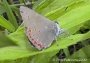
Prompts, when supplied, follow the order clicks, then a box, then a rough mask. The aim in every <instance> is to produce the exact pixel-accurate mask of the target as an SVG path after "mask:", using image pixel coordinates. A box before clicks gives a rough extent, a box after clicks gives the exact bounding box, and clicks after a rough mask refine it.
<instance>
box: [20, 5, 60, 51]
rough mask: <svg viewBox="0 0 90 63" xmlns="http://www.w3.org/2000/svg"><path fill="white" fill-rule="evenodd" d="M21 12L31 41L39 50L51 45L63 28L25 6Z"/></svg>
mask: <svg viewBox="0 0 90 63" xmlns="http://www.w3.org/2000/svg"><path fill="white" fill-rule="evenodd" d="M20 13H21V16H22V19H23V22H24V25H25V27H26V35H27V37H28V38H29V40H30V41H31V43H32V44H33V45H34V46H35V47H36V48H37V49H39V50H41V49H43V48H47V47H49V46H50V45H51V44H52V42H53V40H55V38H56V37H57V36H58V34H59V32H60V30H61V29H60V28H59V26H58V24H57V23H55V22H53V21H50V20H49V19H47V18H45V17H43V16H41V15H40V14H38V13H36V12H35V11H34V10H32V9H29V8H27V7H24V6H21V7H20Z"/></svg>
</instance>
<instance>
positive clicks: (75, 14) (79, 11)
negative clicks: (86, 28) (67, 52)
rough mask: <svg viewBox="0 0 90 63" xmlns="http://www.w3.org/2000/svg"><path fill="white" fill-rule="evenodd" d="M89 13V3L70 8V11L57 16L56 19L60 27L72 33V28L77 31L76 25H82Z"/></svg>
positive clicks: (87, 18) (89, 15) (89, 16)
mask: <svg viewBox="0 0 90 63" xmlns="http://www.w3.org/2000/svg"><path fill="white" fill-rule="evenodd" d="M89 13H90V5H86V6H82V7H79V8H76V9H73V10H71V11H70V12H68V13H66V14H65V15H63V16H61V17H60V18H58V19H57V21H58V23H59V24H60V26H61V27H62V28H64V29H65V30H68V31H69V32H70V33H72V32H73V30H74V31H75V30H76V31H77V29H79V28H80V27H77V26H81V25H83V24H84V23H86V22H87V21H88V20H89V19H90V14H89Z"/></svg>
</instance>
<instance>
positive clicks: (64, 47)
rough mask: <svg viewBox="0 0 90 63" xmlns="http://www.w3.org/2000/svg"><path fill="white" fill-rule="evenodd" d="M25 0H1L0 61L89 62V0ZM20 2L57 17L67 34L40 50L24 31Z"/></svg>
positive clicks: (56, 19)
mask: <svg viewBox="0 0 90 63" xmlns="http://www.w3.org/2000/svg"><path fill="white" fill-rule="evenodd" d="M27 1H29V3H26V0H14V1H13V0H8V1H7V0H0V63H72V62H73V63H89V62H90V51H89V50H90V0H32V1H31V0H27ZM21 5H24V6H28V7H32V9H34V10H35V11H36V12H37V13H39V14H41V15H43V16H45V17H47V18H48V19H50V20H52V21H57V22H58V23H59V25H60V26H61V27H62V28H63V29H64V30H65V31H66V32H68V33H69V35H68V36H67V35H66V34H64V36H65V37H62V36H59V37H57V40H56V41H55V42H54V43H53V44H52V45H51V46H50V47H49V48H47V49H44V50H42V51H39V50H37V49H36V48H34V47H32V45H31V44H30V42H29V41H28V39H27V37H26V35H25V32H24V27H23V24H22V18H21V16H20V11H19V7H20V6H21ZM65 59H67V60H65ZM73 60H74V61H73Z"/></svg>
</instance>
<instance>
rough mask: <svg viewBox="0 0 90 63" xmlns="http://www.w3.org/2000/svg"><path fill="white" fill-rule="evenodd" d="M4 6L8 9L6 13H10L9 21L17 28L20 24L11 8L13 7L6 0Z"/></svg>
mask: <svg viewBox="0 0 90 63" xmlns="http://www.w3.org/2000/svg"><path fill="white" fill-rule="evenodd" d="M2 3H3V7H4V9H5V10H6V13H7V15H8V18H9V21H10V22H11V23H12V25H13V26H14V27H15V29H17V27H18V24H17V20H16V18H15V16H14V14H13V12H12V10H11V7H10V6H9V4H8V3H7V1H6V0H3V2H2Z"/></svg>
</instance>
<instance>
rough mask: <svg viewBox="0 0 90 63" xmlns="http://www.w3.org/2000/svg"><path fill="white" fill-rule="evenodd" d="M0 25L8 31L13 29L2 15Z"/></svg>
mask: <svg viewBox="0 0 90 63" xmlns="http://www.w3.org/2000/svg"><path fill="white" fill-rule="evenodd" d="M0 26H2V27H4V28H6V29H8V31H10V32H14V31H15V28H14V26H13V25H12V24H11V23H10V22H9V21H7V20H6V19H5V18H4V17H2V16H0Z"/></svg>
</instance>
